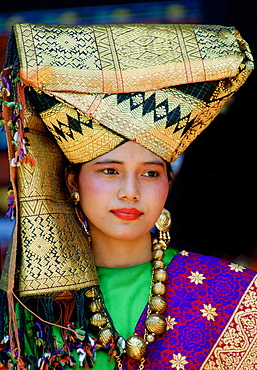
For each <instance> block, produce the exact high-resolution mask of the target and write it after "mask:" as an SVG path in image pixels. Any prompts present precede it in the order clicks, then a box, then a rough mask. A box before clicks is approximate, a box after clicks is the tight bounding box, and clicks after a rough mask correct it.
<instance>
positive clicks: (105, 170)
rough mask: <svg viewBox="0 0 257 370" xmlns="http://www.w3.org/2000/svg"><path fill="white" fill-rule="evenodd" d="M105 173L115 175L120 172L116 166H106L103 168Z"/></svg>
mask: <svg viewBox="0 0 257 370" xmlns="http://www.w3.org/2000/svg"><path fill="white" fill-rule="evenodd" d="M102 172H103V173H106V174H107V175H115V174H117V173H118V172H117V171H116V170H115V169H114V168H105V169H104V170H102Z"/></svg>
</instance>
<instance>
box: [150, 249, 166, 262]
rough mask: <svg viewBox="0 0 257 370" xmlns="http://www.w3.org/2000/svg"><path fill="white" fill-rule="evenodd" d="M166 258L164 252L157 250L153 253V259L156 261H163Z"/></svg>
mask: <svg viewBox="0 0 257 370" xmlns="http://www.w3.org/2000/svg"><path fill="white" fill-rule="evenodd" d="M163 257H164V252H163V250H161V249H156V250H155V251H153V259H154V260H162V259H163Z"/></svg>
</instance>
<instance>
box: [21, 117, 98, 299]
mask: <svg viewBox="0 0 257 370" xmlns="http://www.w3.org/2000/svg"><path fill="white" fill-rule="evenodd" d="M25 126H26V127H29V128H30V133H29V142H30V148H31V149H30V154H31V156H32V157H33V158H34V160H35V161H36V165H35V166H33V167H32V166H30V165H25V166H20V167H19V169H18V189H19V222H20V244H21V246H22V253H21V264H20V266H21V267H20V282H19V291H20V294H21V295H33V294H36V295H37V294H48V293H50V292H51V293H53V292H61V291H64V290H78V289H81V288H85V287H88V286H91V285H96V284H97V275H96V271H95V266H94V262H93V259H92V255H91V250H90V246H89V245H88V243H87V240H86V238H85V235H83V232H82V227H81V225H80V223H79V221H78V220H77V217H76V214H75V211H74V207H73V204H72V202H71V200H70V196H69V194H68V192H67V190H66V186H65V179H64V161H63V159H64V158H63V154H62V153H61V151H60V149H59V148H58V146H57V145H56V144H55V142H54V139H53V138H51V137H49V133H48V132H47V129H46V127H45V125H44V124H43V122H42V121H41V120H40V118H37V117H36V116H35V115H31V113H30V111H29V110H27V111H26V115H25Z"/></svg>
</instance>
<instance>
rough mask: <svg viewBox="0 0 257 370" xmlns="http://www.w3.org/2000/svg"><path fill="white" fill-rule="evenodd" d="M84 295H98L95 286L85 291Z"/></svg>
mask: <svg viewBox="0 0 257 370" xmlns="http://www.w3.org/2000/svg"><path fill="white" fill-rule="evenodd" d="M85 295H86V297H88V298H95V297H97V296H98V291H97V290H96V288H91V289H89V290H87V291H86V293H85Z"/></svg>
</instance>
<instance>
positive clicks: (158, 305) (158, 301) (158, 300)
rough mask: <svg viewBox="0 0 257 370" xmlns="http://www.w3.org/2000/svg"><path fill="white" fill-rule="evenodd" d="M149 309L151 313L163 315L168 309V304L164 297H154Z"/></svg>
mask: <svg viewBox="0 0 257 370" xmlns="http://www.w3.org/2000/svg"><path fill="white" fill-rule="evenodd" d="M149 308H150V310H151V311H154V312H158V313H163V312H164V311H165V310H166V308H167V302H166V300H165V299H164V298H163V297H162V296H159V295H154V296H153V297H151V299H150V302H149Z"/></svg>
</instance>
